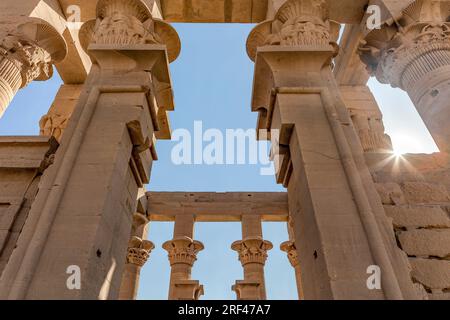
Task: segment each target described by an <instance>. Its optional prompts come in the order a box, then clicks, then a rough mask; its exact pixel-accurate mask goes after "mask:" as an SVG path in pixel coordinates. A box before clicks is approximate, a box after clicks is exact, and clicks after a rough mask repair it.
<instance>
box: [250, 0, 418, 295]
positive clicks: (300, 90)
mask: <svg viewBox="0 0 450 320" xmlns="http://www.w3.org/2000/svg"><path fill="white" fill-rule="evenodd" d="M338 30H339V25H336V24H335V23H333V22H332V21H330V19H329V8H328V2H327V1H324V0H288V1H286V2H285V3H284V4H283V5H282V6H281V7H280V9H279V10H278V12H277V13H276V15H275V18H274V19H273V20H272V21H266V22H263V23H261V24H259V25H258V26H257V27H256V28H255V29H254V30H253V31H252V32H251V34H250V36H249V39H248V41H247V50H248V54H249V56H250V57H251V58H252V59H253V60H254V61H255V62H256V65H255V76H254V85H253V100H252V109H253V111H255V112H258V113H259V119H258V129H261V130H268V131H269V133H270V134H269V137H270V139H271V140H272V145H273V152H272V155H273V159H274V162H275V168H276V178H277V181H278V182H279V183H282V184H283V185H284V186H286V187H287V188H288V194H289V211H290V213H291V215H292V216H293V218H294V229H295V230H294V231H295V244H296V249H297V254H298V257H299V259H300V261H302V275H303V278H302V281H303V288H304V296H305V298H306V299H404V298H416V297H417V295H416V292H415V291H414V287H413V284H412V281H411V279H410V278H409V270H408V266H407V263H406V261H405V259H404V255H402V253H401V252H400V250H399V249H398V247H397V245H396V242H395V237H394V234H393V232H392V227H391V225H390V223H389V221H388V220H387V218H386V216H385V214H384V209H383V206H382V204H381V201H380V199H379V196H378V194H377V191H376V188H375V185H374V183H373V181H372V177H371V175H370V172H369V170H368V168H367V166H366V164H365V161H364V157H363V150H362V147H361V143H360V142H359V138H358V135H357V133H356V130H355V128H354V126H353V124H352V121H351V118H350V115H349V113H348V110H347V109H346V106H345V104H344V102H343V100H342V97H341V94H340V90H339V86H338V85H337V83H336V80H335V78H334V75H333V73H332V69H331V61H332V59H333V57H334V56H335V55H336V52H337V44H336V40H337V38H338ZM260 136H261V135H260ZM372 265H377V266H379V267H380V268H381V269H382V274H383V277H382V289H381V290H370V289H369V288H368V287H367V278H368V276H369V275H368V274H367V269H368V268H369V266H372Z"/></svg>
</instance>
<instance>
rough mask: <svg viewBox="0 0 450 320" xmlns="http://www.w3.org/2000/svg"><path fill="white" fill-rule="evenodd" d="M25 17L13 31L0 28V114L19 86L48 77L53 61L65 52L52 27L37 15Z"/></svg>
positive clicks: (61, 56) (51, 72)
mask: <svg viewBox="0 0 450 320" xmlns="http://www.w3.org/2000/svg"><path fill="white" fill-rule="evenodd" d="M29 20H30V21H29V22H25V23H22V24H20V25H18V26H15V27H14V29H15V30H14V33H10V32H7V31H4V30H0V117H1V116H2V115H3V113H4V112H5V110H6V108H7V107H8V105H9V104H10V102H11V100H12V99H13V98H14V96H15V95H16V93H17V91H19V89H21V88H23V87H25V86H27V85H28V84H29V83H30V82H32V81H34V80H37V81H42V80H47V79H49V78H51V76H52V74H53V64H54V63H56V62H60V61H62V60H63V59H64V57H65V56H66V53H67V48H66V43H65V41H64V38H63V37H62V36H61V35H60V34H59V33H58V31H57V30H56V29H54V28H53V27H52V26H50V25H49V24H47V23H45V22H43V21H41V20H39V19H31V18H30V19H29ZM9 27H10V28H11V26H9Z"/></svg>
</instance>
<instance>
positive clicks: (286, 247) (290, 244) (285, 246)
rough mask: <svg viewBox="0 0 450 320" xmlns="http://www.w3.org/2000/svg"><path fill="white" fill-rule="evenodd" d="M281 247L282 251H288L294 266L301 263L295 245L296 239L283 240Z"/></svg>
mask: <svg viewBox="0 0 450 320" xmlns="http://www.w3.org/2000/svg"><path fill="white" fill-rule="evenodd" d="M280 249H281V251H284V252H286V253H287V256H288V259H289V262H290V263H291V265H292V266H293V267H294V268H295V267H297V266H298V265H299V264H300V262H299V260H298V254H297V248H296V247H295V242H294V241H286V242H283V243H282V244H281V245H280Z"/></svg>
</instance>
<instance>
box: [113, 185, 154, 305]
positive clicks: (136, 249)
mask: <svg viewBox="0 0 450 320" xmlns="http://www.w3.org/2000/svg"><path fill="white" fill-rule="evenodd" d="M142 191H143V192H144V193H145V191H144V190H142ZM142 198H144V199H145V200H146V196H145V195H144V196H143V197H141V198H140V200H141V199H142ZM141 204H142V203H141V201H140V203H139V204H138V207H139V205H141ZM144 205H145V206H146V201H144ZM138 209H139V208H138ZM144 211H145V209H144ZM148 223H149V220H148V218H147V216H146V215H145V214H142V213H140V212H137V213H135V214H134V216H133V225H132V228H131V238H130V241H129V242H128V249H127V257H126V264H125V269H124V272H123V275H122V283H121V285H120V292H119V300H136V297H137V294H138V290H139V278H140V273H141V268H142V267H143V266H144V264H145V263H146V262H147V260H148V258H149V256H150V253H151V251H152V250H153V249H154V248H155V245H154V244H153V243H152V242H151V241H148V240H143V239H146V238H147V233H148Z"/></svg>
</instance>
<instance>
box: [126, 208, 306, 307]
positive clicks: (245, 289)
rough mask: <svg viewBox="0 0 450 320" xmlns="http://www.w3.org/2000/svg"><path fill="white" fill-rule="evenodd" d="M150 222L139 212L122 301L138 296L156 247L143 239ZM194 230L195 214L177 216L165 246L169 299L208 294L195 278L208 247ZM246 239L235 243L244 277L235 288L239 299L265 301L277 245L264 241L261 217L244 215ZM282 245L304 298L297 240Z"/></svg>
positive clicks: (131, 242)
mask: <svg viewBox="0 0 450 320" xmlns="http://www.w3.org/2000/svg"><path fill="white" fill-rule="evenodd" d="M148 223H149V220H148V219H147V218H146V217H145V216H144V215H142V214H140V213H137V214H135V216H134V223H133V229H132V233H131V234H132V235H131V239H130V241H129V246H128V249H127V258H126V265H125V269H124V273H123V276H122V284H121V288H120V294H119V299H121V300H134V299H136V297H137V293H138V287H139V277H140V271H141V268H142V267H143V266H144V264H145V263H146V262H147V260H148V258H149V256H150V253H151V251H152V250H153V249H154V248H155V246H154V244H153V243H152V242H151V241H148V240H143V239H145V238H146V236H147V225H148ZM193 230H194V217H193V216H189V215H183V216H177V217H176V219H175V227H174V235H173V239H172V240H169V241H166V242H165V243H164V244H163V245H162V247H163V249H165V250H166V251H167V253H168V259H169V263H170V267H171V272H170V284H169V296H168V298H169V300H198V299H199V298H200V297H201V296H202V295H203V294H204V289H203V285H201V284H200V283H199V281H198V280H192V277H191V275H192V268H193V266H194V263H195V261H196V260H197V255H198V253H199V252H200V251H201V250H203V249H204V245H203V244H202V243H201V242H200V241H196V240H193ZM242 238H243V240H239V241H236V242H234V243H233V244H232V245H231V248H232V249H233V250H234V251H236V252H237V253H238V258H239V261H240V262H241V264H242V268H243V273H244V279H243V280H238V281H236V284H235V285H233V286H232V290H233V291H235V292H236V297H237V299H238V300H265V299H267V294H266V288H265V277H264V266H265V263H266V260H267V257H268V255H267V251H269V250H271V249H272V248H273V245H272V243H271V242H270V241H266V240H263V237H262V226H261V217H259V216H243V219H242ZM280 248H281V250H283V251H285V252H286V253H287V256H288V259H289V261H290V263H291V265H292V267H293V268H294V269H295V276H296V280H297V288H298V293H299V298H300V299H303V293H302V287H301V274H300V264H299V260H298V259H297V253H296V248H295V244H294V242H293V241H287V242H284V243H282V244H281V246H280Z"/></svg>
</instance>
